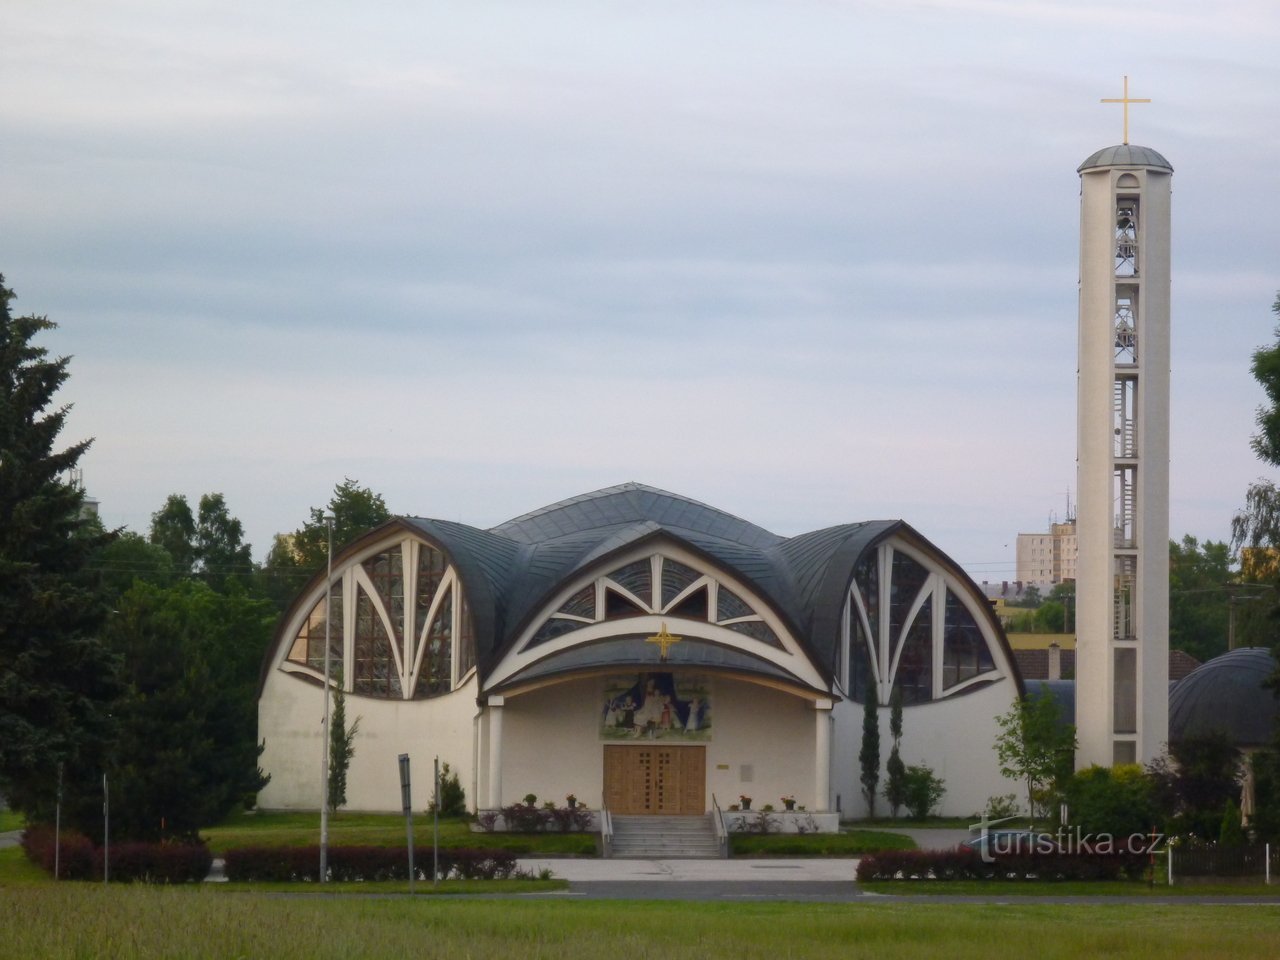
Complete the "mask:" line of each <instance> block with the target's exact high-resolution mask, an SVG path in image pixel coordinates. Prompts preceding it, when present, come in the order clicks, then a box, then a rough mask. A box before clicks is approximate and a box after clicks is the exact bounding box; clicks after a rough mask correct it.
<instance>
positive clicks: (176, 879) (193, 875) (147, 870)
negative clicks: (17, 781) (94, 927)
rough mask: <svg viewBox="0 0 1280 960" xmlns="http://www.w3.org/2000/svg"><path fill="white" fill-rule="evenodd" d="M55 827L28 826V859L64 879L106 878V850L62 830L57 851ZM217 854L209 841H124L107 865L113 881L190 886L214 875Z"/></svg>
mask: <svg viewBox="0 0 1280 960" xmlns="http://www.w3.org/2000/svg"><path fill="white" fill-rule="evenodd" d="M55 843H56V838H55V834H54V829H53V827H51V826H48V825H47V824H41V825H37V826H32V827H28V828H27V829H26V831H25V832H24V833H23V835H22V847H23V850H24V851H25V852H26V855H27V859H28V860H30V861H31V862H32V863H35V864H37V865H39V866H40V867H42V868H43V869H44V870H46V871H47V872H48V873H50V874H52V873H53V872H54V866H55V863H56V865H57V871H58V879H60V880H101V879H102V868H103V861H104V859H105V858H104V856H103V851H102V849H101V848H99V847H95V846H94V845H93V843H92V842H91V841H90V840H89V838H88V837H86V836H84V835H83V834H80V833H76V832H75V831H74V830H64V831H62V837H61V849H60V850H57V851H55ZM212 862H213V856H212V855H211V854H210V853H209V848H208V847H206V846H205V845H204V844H203V843H198V844H195V843H171V842H165V843H129V842H126V843H118V844H112V845H111V847H110V848H109V860H108V861H107V864H106V865H107V867H108V870H109V876H110V878H111V879H112V880H113V881H121V882H126V883H128V882H135V881H142V882H145V883H186V882H188V881H192V880H203V879H204V878H205V877H206V876H208V875H209V865H210V864H211V863H212Z"/></svg>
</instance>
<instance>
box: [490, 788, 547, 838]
mask: <svg viewBox="0 0 1280 960" xmlns="http://www.w3.org/2000/svg"><path fill="white" fill-rule="evenodd" d="M529 796H533V794H530V795H529ZM534 800H537V797H534ZM550 819H551V817H550V815H549V814H548V813H547V811H546V810H544V809H542V808H540V807H535V806H533V805H532V804H529V803H513V804H512V805H511V806H509V807H503V808H502V822H503V823H504V824H506V827H507V829H508V830H514V831H515V832H516V833H536V832H537V831H539V830H541V829H542V828H543V827H545V826H546V825H547V822H548V821H549V820H550Z"/></svg>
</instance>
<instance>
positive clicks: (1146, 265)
mask: <svg viewBox="0 0 1280 960" xmlns="http://www.w3.org/2000/svg"><path fill="white" fill-rule="evenodd" d="M1108 102H1115V103H1121V104H1123V105H1124V109H1125V142H1124V143H1123V144H1120V145H1118V146H1114V147H1108V148H1105V149H1103V150H1100V151H1098V152H1097V153H1095V154H1093V155H1092V156H1090V157H1089V158H1088V159H1087V160H1086V161H1085V162H1084V163H1083V164H1082V165H1081V166H1080V167H1079V168H1078V172H1079V175H1080V190H1081V220H1080V307H1079V311H1080V312H1079V334H1080V339H1079V366H1078V371H1079V390H1078V417H1077V421H1078V431H1077V437H1078V457H1079V459H1078V479H1077V486H1078V489H1079V512H1078V516H1077V531H1078V540H1079V554H1078V561H1077V572H1076V578H1077V598H1078V615H1077V635H1078V647H1077V677H1076V684H1075V689H1074V699H1075V721H1076V724H1077V726H1078V730H1079V743H1080V749H1079V751H1078V753H1077V756H1076V761H1077V765H1082V766H1083V765H1088V764H1090V763H1098V764H1102V765H1110V764H1112V763H1126V762H1134V761H1137V762H1145V761H1148V760H1150V759H1152V758H1153V757H1154V756H1156V755H1157V754H1158V753H1159V752H1160V751H1161V750H1162V748H1163V744H1164V742H1165V740H1166V739H1167V738H1168V730H1169V694H1168V585H1169V584H1168V577H1169V573H1168V547H1167V544H1168V515H1169V314H1170V295H1169V294H1170V273H1169V262H1170V258H1169V250H1170V229H1169V227H1170V196H1171V194H1170V182H1171V177H1172V172H1173V168H1172V166H1171V165H1170V164H1169V162H1168V161H1167V160H1165V159H1164V157H1162V156H1161V155H1160V154H1159V153H1157V152H1156V151H1154V150H1151V149H1150V148H1147V147H1139V146H1134V145H1130V144H1129V143H1128V139H1129V138H1128V107H1129V104H1130V103H1140V102H1144V101H1141V100H1135V99H1131V98H1130V97H1129V95H1128V80H1127V78H1126V81H1125V93H1124V97H1123V98H1122V99H1115V100H1112V101H1108ZM326 596H328V597H329V599H328V601H327V602H326V599H325V598H326ZM326 631H328V633H329V634H330V635H331V637H332V644H331V651H332V661H331V668H332V670H333V672H334V674H335V676H337V677H338V682H339V683H341V685H342V687H343V689H344V690H345V691H346V692H347V694H348V696H349V698H350V699H349V701H348V704H347V713H348V715H349V716H351V717H356V716H358V717H359V718H360V732H359V736H358V738H357V740H356V753H355V759H354V761H353V763H352V767H351V771H350V777H349V786H348V797H349V805H350V806H351V807H352V808H355V809H365V810H393V809H398V806H399V802H400V800H399V789H398V779H397V777H398V774H397V764H396V758H397V756H398V755H399V754H401V753H407V754H409V755H410V756H411V757H412V758H414V759H416V760H418V761H419V762H420V763H421V762H427V761H429V760H430V759H431V758H433V757H436V756H439V757H440V759H441V760H443V761H447V762H448V763H449V764H450V765H451V766H452V767H453V769H455V770H456V771H458V773H459V774H460V776H461V779H462V783H463V785H464V786H465V787H466V789H467V796H468V799H469V802H470V804H471V805H472V807H473V808H474V809H482V810H494V809H498V808H500V807H502V806H504V805H508V804H511V803H513V802H516V801H518V800H520V799H521V798H523V797H524V796H525V795H527V794H530V793H532V794H535V795H537V796H538V797H539V798H541V799H544V800H546V799H550V800H553V801H557V802H558V801H560V799H561V798H563V797H565V796H566V795H569V794H572V795H574V796H575V797H576V798H578V799H580V800H581V801H583V802H584V803H586V804H587V805H588V806H591V807H599V806H601V805H607V807H608V809H609V810H610V811H611V812H613V813H620V814H626V813H698V814H701V813H703V812H705V811H707V810H708V809H709V808H710V807H711V806H712V804H713V798H714V799H715V801H716V802H718V803H719V805H720V806H721V807H727V806H729V805H730V804H732V803H735V802H739V801H740V798H744V797H750V798H752V799H753V800H754V801H755V802H756V804H757V805H758V806H763V805H764V804H766V803H771V804H773V805H774V806H775V807H776V806H778V805H779V804H780V802H781V800H782V798H784V797H786V798H794V799H795V802H796V803H797V804H799V805H803V806H805V807H806V808H807V810H808V811H811V812H814V813H819V812H822V813H830V812H834V811H840V812H842V813H844V814H845V815H847V816H852V817H856V816H860V815H862V814H863V813H865V809H866V804H865V802H864V800H863V798H862V793H861V788H860V783H859V773H860V767H859V763H858V752H859V748H860V746H861V742H862V718H863V707H862V703H863V701H864V698H865V697H866V695H867V692H868V691H870V690H874V691H875V694H876V697H877V699H878V701H879V703H881V704H887V703H889V702H890V700H891V698H892V697H893V696H895V695H900V696H901V699H902V702H903V704H904V733H903V738H902V746H901V756H902V759H903V760H904V762H905V763H907V764H909V765H910V764H925V765H927V766H929V767H931V768H932V769H933V771H934V773H935V774H936V775H937V776H939V777H941V778H942V779H943V780H944V781H945V784H946V794H945V797H944V799H943V801H942V804H941V810H942V812H944V813H948V814H952V815H959V816H965V815H968V814H971V813H974V812H977V811H980V810H983V809H984V808H985V806H986V802H987V800H988V798H989V797H991V796H993V795H1000V794H1006V793H1008V792H1009V791H1010V788H1011V787H1012V786H1013V785H1012V784H1010V783H1009V782H1008V781H1005V780H1003V779H1002V778H1001V776H1000V773H999V770H998V768H997V763H996V757H995V752H994V749H993V743H994V741H995V739H996V736H997V734H998V733H999V729H998V724H997V722H996V718H997V717H998V716H1000V715H1001V714H1004V713H1005V712H1007V711H1008V710H1009V708H1010V706H1011V704H1012V703H1013V701H1014V699H1015V698H1016V697H1018V696H1019V695H1021V694H1022V692H1023V684H1022V680H1021V678H1020V677H1019V674H1018V670H1017V667H1016V665H1015V661H1014V658H1013V656H1012V654H1011V652H1010V650H1009V646H1008V643H1007V641H1006V639H1005V637H1004V634H1003V632H1002V631H1001V628H1000V626H999V624H998V622H997V621H996V619H995V617H994V616H993V614H992V612H991V610H990V609H989V607H988V605H987V602H986V600H985V599H984V597H983V595H982V593H981V591H980V590H979V589H978V588H977V587H976V586H975V585H974V583H973V582H972V581H971V580H970V579H969V578H968V577H967V576H966V575H965V574H964V573H963V572H962V571H961V570H960V568H959V567H958V566H957V564H956V563H955V562H954V561H952V560H951V559H950V558H949V557H947V556H946V555H945V554H943V553H942V552H941V551H940V550H938V549H937V548H936V547H934V546H933V545H932V544H931V543H929V541H928V540H926V539H925V538H924V537H923V536H921V535H920V534H919V533H917V532H916V531H915V530H913V529H912V528H911V527H910V526H908V525H907V524H906V523H904V522H902V521H900V520H890V521H874V522H865V523H847V524H841V525H838V526H833V527H828V528H826V529H823V530H817V531H814V532H813V533H806V534H802V535H800V536H794V537H781V536H778V535H776V534H773V533H770V532H769V531H767V530H764V529H762V528H760V527H758V526H756V525H755V524H752V523H750V522H748V521H746V520H740V519H738V518H737V517H734V516H731V515H729V514H728V513H725V512H724V511H722V510H717V509H716V508H714V507H710V506H707V505H705V504H701V503H697V502H695V501H693V500H689V499H687V498H685V497H681V496H677V495H675V494H671V493H665V492H663V491H661V490H655V489H652V488H650V487H644V486H640V485H637V484H625V485H622V486H618V487H611V488H609V489H606V490H600V491H597V492H595V493H589V494H585V495H583V496H580V497H575V498H573V499H570V500H565V501H562V502H560V503H556V504H553V505H551V506H549V507H544V508H542V509H540V510H535V511H533V512H532V513H529V514H526V515H524V516H522V517H517V518H516V519H514V520H510V521H508V522H506V523H503V524H500V525H499V526H496V527H494V528H492V529H488V530H481V529H476V528H474V527H469V526H465V525H463V524H459V523H450V522H445V521H441V520H424V519H418V518H400V519H396V520H392V521H390V522H388V523H386V524H384V525H383V526H381V527H379V528H378V529H376V530H373V531H372V532H370V533H369V534H367V535H366V536H364V537H362V538H361V539H360V540H358V541H356V542H355V543H353V544H350V545H349V546H347V547H346V548H345V549H344V550H343V551H342V552H341V554H340V555H339V556H338V558H337V564H336V566H335V568H334V574H333V582H332V586H331V588H328V589H327V588H326V584H325V578H324V575H323V574H321V575H319V576H317V577H316V578H315V579H314V580H313V581H312V582H311V584H310V585H309V586H308V587H307V588H306V590H304V591H303V593H302V594H301V596H299V598H298V600H297V602H296V603H295V605H294V606H293V608H292V610H291V611H290V612H289V613H288V615H287V616H286V617H285V619H284V621H283V624H282V628H281V630H280V633H279V634H278V636H277V637H276V640H275V643H274V646H273V648H272V649H271V650H270V651H269V652H268V655H267V657H266V660H265V662H264V665H263V674H262V685H261V698H260V704H259V732H260V736H261V737H262V738H263V739H264V740H265V743H266V748H265V751H264V753H263V756H262V766H263V769H264V770H265V771H266V772H267V773H269V774H270V775H271V782H270V784H269V785H268V786H267V787H266V788H265V789H264V790H263V791H262V794H261V796H260V803H261V804H262V805H263V806H264V807H268V808H272V807H274V808H311V809H315V808H316V807H317V806H318V805H319V803H320V796H321V784H322V776H321V773H320V771H321V769H322V758H323V755H324V753H323V749H322V733H321V730H322V727H321V718H322V716H323V712H324V698H323V696H322V695H321V689H322V677H323V676H324V668H325V636H326ZM880 716H881V758H882V762H883V760H884V758H886V757H887V756H888V753H889V736H888V729H887V728H888V709H887V708H884V707H882V709H881V714H880ZM828 819H834V818H828Z"/></svg>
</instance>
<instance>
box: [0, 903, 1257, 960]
mask: <svg viewBox="0 0 1280 960" xmlns="http://www.w3.org/2000/svg"><path fill="white" fill-rule="evenodd" d="M0 930H4V931H6V933H5V944H4V950H5V955H6V956H13V957H22V958H24V960H52V958H64V957H67V958H70V957H95V958H101V960H114V958H130V960H133V958H140V960H147V958H153V957H171V956H181V957H184V958H192V960H203V958H222V957H270V958H272V960H295V958H297V960H327V958H331V957H332V958H342V960H362V958H366V957H400V956H419V955H421V956H429V957H452V956H457V957H468V958H473V960H498V958H501V960H510V958H513V957H515V958H520V960H598V958H601V957H606V958H608V957H626V958H627V960H658V958H661V960H720V958H725V960H779V958H787V960H830V958H831V957H833V956H840V957H849V958H863V957H867V958H876V960H910V958H917V957H919V958H934V957H956V958H963V960H968V958H972V960H1006V958H1008V960H1015V958H1016V960H1026V958H1027V957H1028V956H1034V957H1036V958H1037V960H1075V958H1093V957H1097V956H1105V957H1107V958H1108V960H1111V958H1118V960H1145V958H1148V957H1151V956H1154V955H1158V956H1159V957H1160V958H1161V960H1201V958H1204V957H1232V958H1233V960H1252V958H1259V960H1262V958H1266V960H1271V958H1273V957H1274V956H1275V955H1276V949H1277V947H1276V945H1277V943H1278V942H1280V908H1273V907H1229V906H1208V907H1205V906H1197V905H1191V904H1188V905H1179V906H1162V905H1158V904H1151V905H1146V906H1139V907H1134V906H1130V905H1125V906H1115V907H1112V906H1060V905H1052V904H1037V903H1027V902H1020V903H1016V904H1012V905H1009V904H1005V905H998V906H997V905H974V904H955V903H945V902H942V903H927V904H919V903H912V904H885V903H870V904H861V903H860V904H852V905H851V904H814V903H786V902H777V901H769V902H751V903H741V902H735V903H725V902H716V903H691V902H672V901H582V900H566V899H564V898H554V897H553V898H552V899H547V900H525V899H506V900H502V901H490V900H463V901H459V900H454V899H451V898H441V897H422V898H416V899H412V900H410V899H408V898H405V897H345V896H338V897H335V898H329V897H310V896H303V897H296V896H292V897H272V896H266V895H262V894H258V893H246V894H242V893H226V894H219V893H214V892H212V891H209V890H207V889H203V888H198V887H197V888H147V887H141V886H132V887H111V888H106V889H104V888H103V887H102V886H100V885H92V884H61V885H58V886H52V885H51V886H46V887H42V888H16V889H12V890H6V891H5V895H4V896H2V897H0Z"/></svg>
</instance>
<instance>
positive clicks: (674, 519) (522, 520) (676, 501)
mask: <svg viewBox="0 0 1280 960" xmlns="http://www.w3.org/2000/svg"><path fill="white" fill-rule="evenodd" d="M668 518H670V519H668ZM642 520H653V521H656V522H658V523H661V524H663V525H668V524H670V525H675V526H682V527H689V528H690V529H695V530H702V531H703V532H706V533H713V534H715V535H716V536H720V537H724V538H725V539H728V540H737V541H741V542H746V543H760V542H766V541H769V540H770V539H777V537H776V536H775V535H774V534H771V533H769V532H768V531H767V530H763V529H762V528H760V527H757V526H756V525H755V524H752V523H748V522H747V521H746V520H742V519H740V518H739V517H735V516H733V515H732V514H728V513H725V512H724V511H723V510H717V509H716V508H715V507H710V506H707V505H706V504H705V503H699V502H698V501H696V500H690V499H689V498H688V497H681V496H678V495H676V494H673V493H667V492H666V491H665V490H659V489H657V488H656V487H647V486H645V485H643V484H639V483H623V484H619V485H618V486H616V487H607V488H605V489H604V490H597V491H595V492H594V493H587V494H583V495H582V496H579V497H571V498H569V499H568V500H561V501H560V502H559V503H553V504H551V505H550V506H547V507H543V508H542V509H540V510H535V511H533V512H532V513H526V514H524V515H523V516H520V517H516V518H515V519H513V520H508V521H507V522H506V523H502V524H499V525H498V526H496V527H494V528H493V531H492V532H494V533H497V534H500V535H502V536H505V537H510V538H512V539H514V540H524V541H526V542H534V541H537V540H543V539H547V538H548V537H549V536H562V535H565V534H568V533H573V532H576V531H581V530H588V529H593V528H597V527H601V526H611V525H614V524H623V523H633V522H636V521H642Z"/></svg>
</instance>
